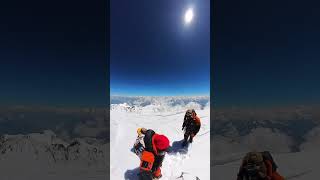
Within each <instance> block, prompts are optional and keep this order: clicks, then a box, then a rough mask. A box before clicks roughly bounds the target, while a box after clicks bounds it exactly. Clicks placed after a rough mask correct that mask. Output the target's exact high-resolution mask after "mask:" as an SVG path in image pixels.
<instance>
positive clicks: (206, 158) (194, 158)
mask: <svg viewBox="0 0 320 180" xmlns="http://www.w3.org/2000/svg"><path fill="white" fill-rule="evenodd" d="M173 99H174V98H173ZM186 99H187V98H186V97H185V99H184V101H182V100H181V99H180V98H179V100H176V99H174V100H170V101H168V99H164V100H161V99H160V98H158V99H156V100H150V99H148V102H153V103H151V104H149V103H145V104H143V103H141V104H143V105H141V104H140V105H136V106H135V108H132V107H133V105H132V103H131V104H130V103H128V102H126V104H124V102H122V101H121V103H120V104H113V105H112V108H111V114H110V121H111V122H110V131H111V132H110V136H111V137H110V147H111V152H110V153H111V154H110V155H111V162H110V163H111V164H110V168H111V169H110V171H111V179H115V180H120V179H130V180H133V179H137V173H138V166H139V163H140V161H139V158H138V157H137V156H136V155H135V154H134V153H133V152H131V148H132V146H133V143H134V141H135V138H136V136H137V134H136V129H137V128H138V127H145V128H147V129H153V130H154V131H156V132H157V133H159V134H165V135H166V136H167V137H168V138H169V140H170V143H171V146H172V152H171V153H169V154H167V155H166V157H165V160H164V162H163V167H162V174H163V178H161V179H163V180H170V179H176V178H177V177H179V176H180V175H181V174H182V173H183V172H184V173H183V177H184V179H188V178H191V179H195V176H197V177H199V178H200V179H201V180H209V179H210V109H209V106H205V105H206V104H207V105H208V104H209V98H208V97H207V99H206V101H205V103H204V105H203V106H202V105H201V104H199V103H198V102H193V101H192V100H190V101H189V102H188V101H187V100H186ZM195 99H198V98H193V100H195ZM177 101H179V102H187V103H180V104H179V103H167V102H177ZM159 102H161V103H159ZM201 102H203V101H201ZM188 107H194V108H195V109H196V111H197V113H198V116H199V117H200V119H201V121H202V127H201V129H200V131H199V133H198V135H197V136H196V137H195V139H194V142H193V143H192V145H191V146H189V149H188V152H187V153H185V152H184V151H182V149H181V148H180V145H181V140H182V139H183V132H182V130H181V125H182V122H183V117H184V113H185V110H186V109H187V108H188Z"/></svg>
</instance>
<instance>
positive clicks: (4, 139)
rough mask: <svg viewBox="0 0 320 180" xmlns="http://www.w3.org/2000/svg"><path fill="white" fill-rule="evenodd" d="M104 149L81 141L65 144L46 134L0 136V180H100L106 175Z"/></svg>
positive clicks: (48, 132)
mask: <svg viewBox="0 0 320 180" xmlns="http://www.w3.org/2000/svg"><path fill="white" fill-rule="evenodd" d="M106 149H107V146H106V144H103V143H90V142H89V141H88V140H87V139H85V138H77V139H74V140H72V142H65V141H63V140H62V139H59V138H58V137H56V135H55V134H54V133H53V132H52V131H49V130H45V131H44V132H43V133H31V134H25V135H23V134H18V135H3V136H1V138H0V169H1V179H5V180H6V179H8V180H9V179H10V180H20V179H25V180H38V179H39V180H40V179H48V180H51V179H52V180H56V179H61V180H85V179H89V178H90V179H95V180H102V179H105V177H106V174H107V170H106V159H105V156H106ZM16 172H19V173H16ZM22 177H23V178H22Z"/></svg>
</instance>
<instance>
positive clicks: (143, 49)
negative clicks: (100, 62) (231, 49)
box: [110, 0, 210, 96]
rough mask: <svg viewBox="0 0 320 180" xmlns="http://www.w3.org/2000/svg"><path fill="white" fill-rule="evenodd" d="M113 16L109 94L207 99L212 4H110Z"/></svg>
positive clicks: (123, 0) (166, 0) (168, 0)
mask: <svg viewBox="0 0 320 180" xmlns="http://www.w3.org/2000/svg"><path fill="white" fill-rule="evenodd" d="M188 9H192V12H193V18H192V21H191V22H190V23H189V24H187V23H186V22H185V20H184V18H185V13H186V12H187V10H188ZM110 15H111V16H110V17H111V23H110V28H111V29H110V32H111V34H110V38H111V41H110V47H111V49H110V73H111V74H110V81H111V87H110V88H111V95H155V96H162V95H209V91H210V1H209V0H201V1H193V0H184V1H172V0H161V1H149V0H141V1H131V0H112V1H111V13H110Z"/></svg>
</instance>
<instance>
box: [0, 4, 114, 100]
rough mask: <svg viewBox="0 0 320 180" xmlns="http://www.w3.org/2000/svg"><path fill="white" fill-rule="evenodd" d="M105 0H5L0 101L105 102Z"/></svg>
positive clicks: (0, 43)
mask: <svg viewBox="0 0 320 180" xmlns="http://www.w3.org/2000/svg"><path fill="white" fill-rule="evenodd" d="M105 2H106V1H90V3H88V1H82V0H68V1H63V0H56V1H19V2H18V3H17V2H16V1H5V2H3V3H1V6H0V14H1V15H0V21H1V23H0V39H1V40H0V61H1V63H0V87H1V88H0V105H16V104H18V105H29V104H36V105H42V104H43V105H58V106H64V105H67V106H69V105H70V106H105V105H106V104H108V102H107V94H106V91H107V78H106V76H107V60H106V45H105V44H106V42H105V39H106V16H105V14H106V10H105V6H106V3H105Z"/></svg>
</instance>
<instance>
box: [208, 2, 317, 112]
mask: <svg viewBox="0 0 320 180" xmlns="http://www.w3.org/2000/svg"><path fill="white" fill-rule="evenodd" d="M213 7H214V9H213V12H214V18H213V27H214V28H213V47H214V49H213V54H214V55H213V69H211V71H212V74H213V81H212V82H213V84H212V85H213V87H214V88H213V98H214V100H215V101H214V102H215V104H216V105H225V106H230V105H241V106H242V105H245V106H255V105H279V104H309V103H319V102H320V93H319V92H320V83H319V82H320V74H319V73H320V71H319V67H320V61H319V59H320V53H319V48H320V43H319V42H320V33H319V32H320V23H319V18H320V11H319V10H318V9H317V8H315V7H319V3H317V2H315V1H312V3H310V1H304V2H303V3H301V1H297V0H293V1H276V0H270V1H255V0H248V1H234V0H218V1H215V4H214V5H213Z"/></svg>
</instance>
